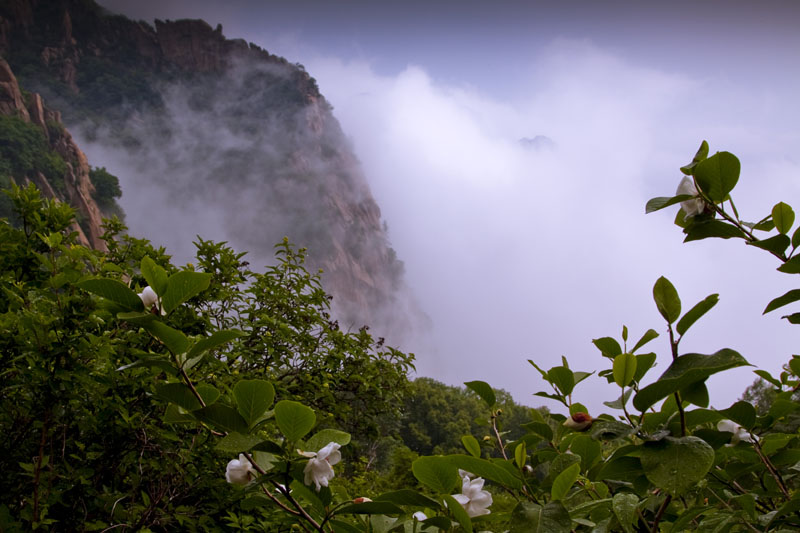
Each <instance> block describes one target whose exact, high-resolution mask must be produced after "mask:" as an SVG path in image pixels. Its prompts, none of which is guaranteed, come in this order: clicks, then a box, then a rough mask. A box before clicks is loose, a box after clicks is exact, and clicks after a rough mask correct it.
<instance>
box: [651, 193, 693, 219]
mask: <svg viewBox="0 0 800 533" xmlns="http://www.w3.org/2000/svg"><path fill="white" fill-rule="evenodd" d="M692 198H693V196H692V195H690V194H679V195H677V196H659V197H657V198H651V199H650V200H649V201H648V202H647V205H645V207H644V212H645V214H649V213H653V212H655V211H659V210H661V209H664V208H665V207H669V206H671V205H675V204H678V203H681V202H685V201H686V200H691V199H692Z"/></svg>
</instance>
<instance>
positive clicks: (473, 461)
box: [446, 454, 522, 489]
mask: <svg viewBox="0 0 800 533" xmlns="http://www.w3.org/2000/svg"><path fill="white" fill-rule="evenodd" d="M446 458H447V459H448V460H449V461H450V462H452V464H454V465H455V467H456V468H460V469H462V470H466V471H467V472H471V473H473V474H474V475H476V476H479V477H482V478H485V479H488V480H491V481H494V482H496V483H499V484H501V485H504V486H506V487H510V488H513V489H521V488H522V480H521V479H520V478H518V477H516V476H514V474H511V473H510V472H509V471H508V470H506V469H504V468H502V467H500V466H498V465H496V464H494V463H493V462H491V461H488V460H486V459H481V458H479V457H472V456H471V455H460V454H455V455H448V456H446Z"/></svg>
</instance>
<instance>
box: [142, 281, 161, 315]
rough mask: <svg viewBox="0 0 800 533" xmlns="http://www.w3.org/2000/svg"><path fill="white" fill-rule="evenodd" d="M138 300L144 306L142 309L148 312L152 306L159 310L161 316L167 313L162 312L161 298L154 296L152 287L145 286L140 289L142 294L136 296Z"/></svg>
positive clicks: (154, 292)
mask: <svg viewBox="0 0 800 533" xmlns="http://www.w3.org/2000/svg"><path fill="white" fill-rule="evenodd" d="M138 296H139V298H140V299H141V300H142V303H143V304H144V308H145V309H146V310H148V311H150V310H151V309H152V308H153V306H154V305H155V306H156V308H158V309H160V310H161V316H164V315H166V314H167V313H166V312H165V311H164V308H163V307H161V298H160V297H159V296H158V295H157V294H156V291H154V290H153V288H152V287H150V286H147V287H145V288H144V289H142V292H140V293H139V294H138Z"/></svg>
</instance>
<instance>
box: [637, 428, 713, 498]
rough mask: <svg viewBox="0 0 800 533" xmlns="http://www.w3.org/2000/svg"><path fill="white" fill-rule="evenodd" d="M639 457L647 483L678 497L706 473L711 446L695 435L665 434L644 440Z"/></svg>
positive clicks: (711, 461) (711, 455)
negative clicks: (655, 439) (652, 439)
mask: <svg viewBox="0 0 800 533" xmlns="http://www.w3.org/2000/svg"><path fill="white" fill-rule="evenodd" d="M639 458H640V460H641V462H642V468H643V469H644V472H645V475H646V476H647V479H649V480H650V482H651V483H653V484H654V485H655V486H657V487H659V488H661V489H663V490H666V491H667V492H669V493H671V494H673V495H676V496H680V495H682V494H684V493H685V492H686V491H687V490H688V489H690V488H691V487H693V486H694V485H696V484H697V482H698V481H700V480H701V479H703V478H704V477H705V475H706V474H707V473H708V470H709V469H710V468H711V465H713V464H714V449H713V448H712V447H711V446H709V445H708V444H707V443H706V442H705V441H704V440H703V439H700V438H698V437H692V436H690V437H680V438H675V437H665V438H663V439H661V440H660V441H657V442H647V443H645V444H644V445H643V446H642V451H641V454H640V457H639Z"/></svg>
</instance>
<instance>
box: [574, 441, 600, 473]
mask: <svg viewBox="0 0 800 533" xmlns="http://www.w3.org/2000/svg"><path fill="white" fill-rule="evenodd" d="M569 449H570V450H572V453H574V454H576V455H579V456H580V458H581V471H582V472H586V471H588V470H589V469H590V468H591V467H592V466H594V463H595V462H596V461H597V459H598V458H600V454H601V453H602V451H603V445H602V444H600V442H598V441H596V440H595V439H593V438H592V437H590V436H589V435H575V437H574V438H573V439H572V442H571V443H570V445H569Z"/></svg>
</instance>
